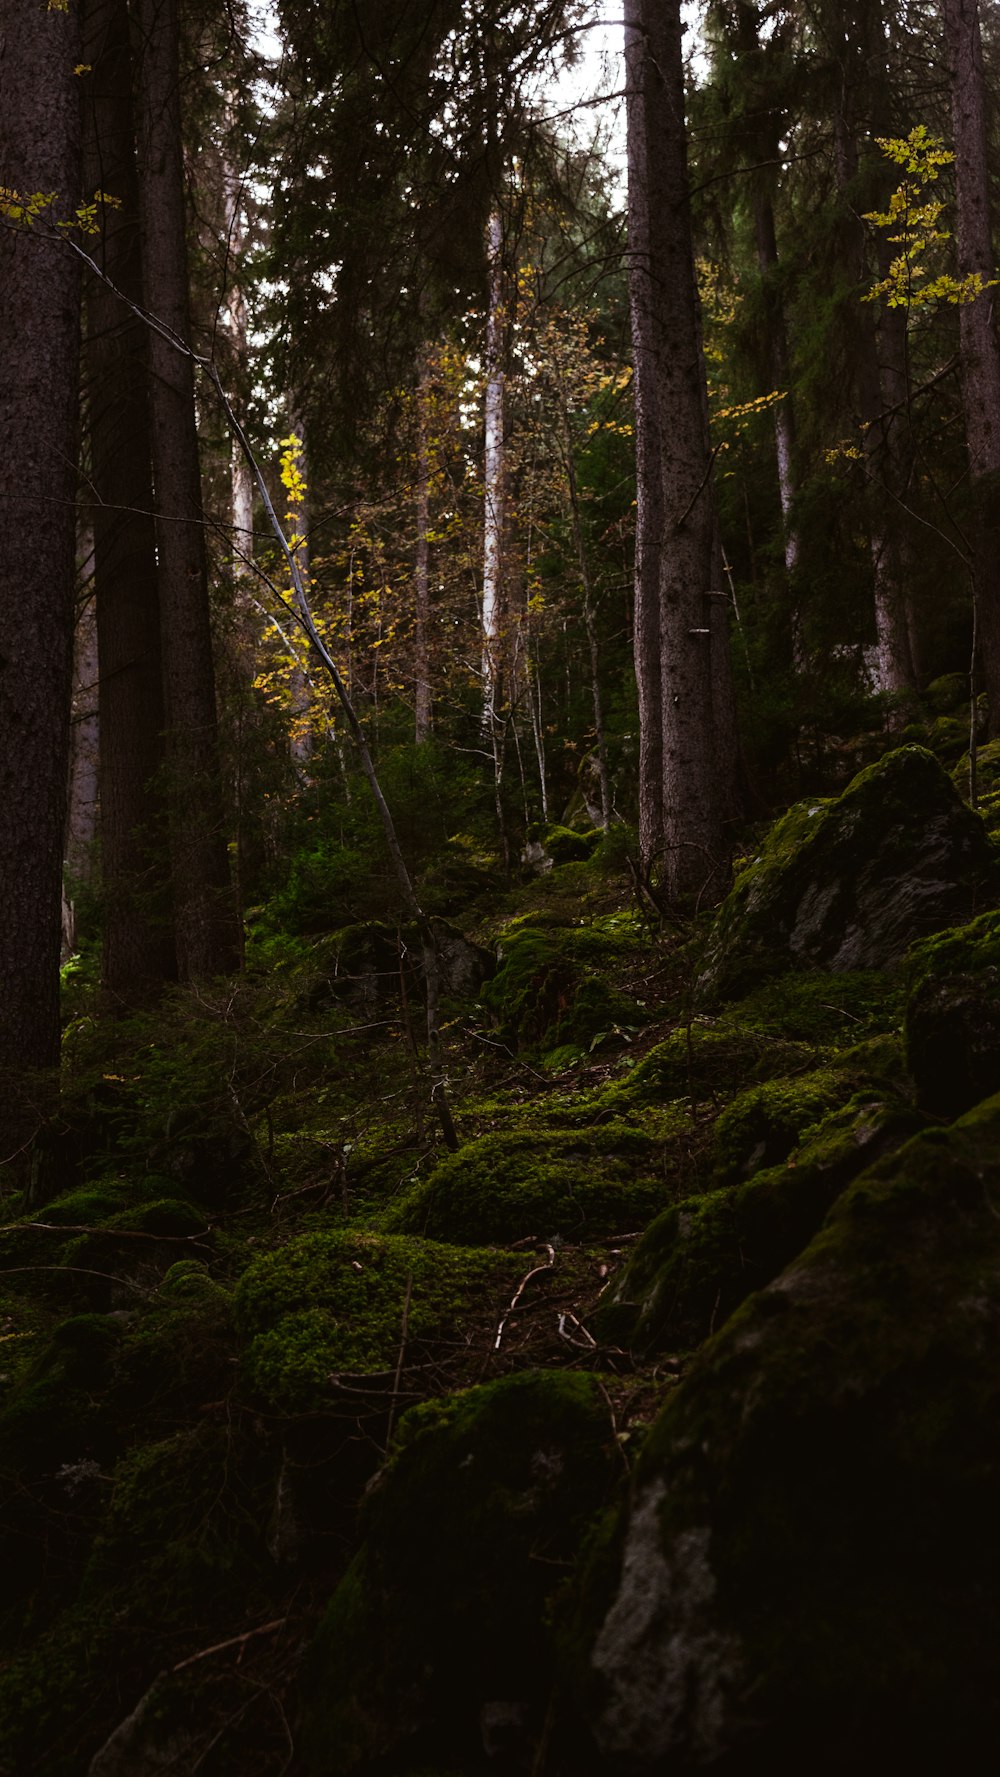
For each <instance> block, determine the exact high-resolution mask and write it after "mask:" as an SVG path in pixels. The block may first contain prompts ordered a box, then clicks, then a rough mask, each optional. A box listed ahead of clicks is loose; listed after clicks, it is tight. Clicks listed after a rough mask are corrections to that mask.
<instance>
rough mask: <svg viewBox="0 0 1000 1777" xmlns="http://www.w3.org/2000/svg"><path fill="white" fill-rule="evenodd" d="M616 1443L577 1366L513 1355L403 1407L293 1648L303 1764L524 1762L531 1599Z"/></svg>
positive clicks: (541, 1621)
mask: <svg viewBox="0 0 1000 1777" xmlns="http://www.w3.org/2000/svg"><path fill="white" fill-rule="evenodd" d="M614 1442H615V1441H614V1435H613V1432H612V1427H611V1423H610V1420H609V1417H608V1412H607V1406H606V1403H605V1401H604V1399H603V1397H602V1394H601V1391H600V1389H599V1387H598V1385H597V1383H596V1381H595V1380H594V1379H593V1378H592V1377H590V1376H586V1375H572V1374H567V1375H545V1374H538V1373H532V1372H528V1373H526V1374H522V1375H518V1376H512V1377H508V1378H506V1379H505V1380H503V1381H501V1382H496V1383H492V1384H489V1385H486V1386H484V1387H480V1388H474V1389H470V1390H469V1391H468V1392H466V1393H464V1394H459V1395H455V1396H451V1397H449V1398H447V1399H445V1400H441V1401H437V1402H434V1403H433V1404H429V1405H428V1406H426V1407H420V1408H417V1409H415V1410H414V1411H413V1412H411V1413H408V1414H407V1415H406V1416H405V1417H404V1419H403V1420H402V1422H401V1425H400V1436H399V1445H398V1448H397V1452H396V1454H395V1455H394V1457H393V1459H392V1461H391V1463H390V1464H389V1466H388V1468H387V1469H385V1470H384V1471H383V1473H382V1475H381V1477H380V1479H379V1482H378V1484H377V1485H376V1486H375V1488H374V1489H373V1490H372V1491H371V1492H370V1493H369V1495H368V1498H367V1500H366V1502H365V1507H364V1512H363V1519H362V1526H363V1531H364V1543H363V1546H362V1548H361V1550H360V1552H359V1554H358V1555H357V1557H356V1558H355V1560H354V1563H353V1564H352V1566H351V1568H350V1570H349V1572H348V1574H347V1576H346V1578H345V1579H344V1580H343V1582H342V1583H341V1585H340V1587H339V1589H338V1591H337V1593H336V1594H335V1596H334V1599H333V1602H332V1604H331V1605H330V1609H329V1611H328V1613H327V1616H326V1619H325V1621H324V1624H323V1627H322V1629H321V1631H320V1635H319V1638H318V1641H317V1643H316V1646H315V1648H314V1649H313V1653H312V1656H311V1659H310V1662H309V1670H308V1675H307V1684H306V1749H307V1754H308V1762H309V1768H310V1769H311V1770H313V1771H315V1772H316V1773H317V1777H320V1774H322V1777H338V1774H339V1773H346V1772H350V1771H355V1770H359V1769H366V1770H367V1769H374V1768H375V1766H376V1761H379V1760H381V1759H384V1758H391V1759H392V1761H393V1762H392V1767H391V1768H392V1769H396V1770H399V1769H403V1770H408V1769H413V1770H418V1769H425V1770H430V1769H433V1770H440V1769H441V1768H442V1767H446V1766H448V1765H450V1764H451V1762H452V1761H455V1763H457V1764H458V1766H459V1768H460V1769H461V1770H463V1771H468V1770H471V1769H476V1768H478V1767H479V1764H480V1762H481V1760H482V1759H483V1755H484V1752H486V1753H490V1754H492V1755H493V1757H494V1759H495V1761H496V1763H497V1766H498V1767H499V1768H500V1769H503V1770H516V1769H521V1768H522V1767H523V1768H527V1769H530V1768H531V1750H532V1748H533V1747H534V1746H536V1745H537V1743H538V1741H539V1738H540V1735H541V1732H542V1729H543V1724H544V1719H545V1712H546V1705H547V1703H548V1693H549V1687H550V1683H551V1652H550V1647H549V1638H548V1632H547V1622H546V1618H547V1605H548V1602H549V1600H550V1599H551V1597H552V1596H553V1594H554V1592H555V1590H556V1588H557V1587H559V1585H560V1584H561V1583H562V1582H563V1581H564V1579H565V1576H566V1574H567V1573H568V1572H569V1571H570V1570H571V1568H572V1564H573V1562H574V1560H575V1558H576V1556H577V1555H578V1552H579V1549H580V1545H581V1541H582V1538H583V1535H584V1531H585V1529H586V1526H587V1524H588V1522H589V1521H590V1519H591V1518H592V1517H593V1516H594V1514H595V1513H596V1512H598V1511H599V1510H600V1509H601V1507H602V1505H603V1504H604V1503H605V1502H606V1500H607V1498H608V1496H609V1493H610V1492H611V1490H612V1488H613V1486H614V1484H615V1480H616V1451H615V1447H614ZM525 1759H526V1760H527V1763H526V1764H525V1762H524V1761H525ZM379 1768H383V1767H382V1766H381V1765H379Z"/></svg>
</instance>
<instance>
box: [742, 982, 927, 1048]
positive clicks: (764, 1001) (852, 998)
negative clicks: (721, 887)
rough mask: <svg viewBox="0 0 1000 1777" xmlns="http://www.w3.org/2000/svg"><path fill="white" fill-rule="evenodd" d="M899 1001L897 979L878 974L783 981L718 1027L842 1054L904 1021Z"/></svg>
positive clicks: (751, 997) (759, 993)
mask: <svg viewBox="0 0 1000 1777" xmlns="http://www.w3.org/2000/svg"><path fill="white" fill-rule="evenodd" d="M903 998H904V994H903V985H902V982H901V981H900V979H899V977H898V976H896V975H889V974H886V973H885V972H883V971H879V970H871V969H851V970H850V971H849V972H846V973H843V974H839V975H827V974H820V973H819V972H818V971H817V972H815V973H809V974H801V973H799V974H790V975H782V976H781V977H780V978H779V979H778V980H777V981H769V982H768V983H767V984H766V985H765V986H763V987H759V988H757V989H755V990H754V991H753V992H752V993H750V994H749V995H748V996H746V997H745V998H743V999H741V1000H739V1001H738V1003H737V1004H735V1005H734V1006H731V1007H727V1008H725V1009H724V1010H723V1011H722V1013H721V1014H720V1023H721V1025H722V1026H723V1028H725V1027H726V1026H728V1025H731V1024H732V1025H736V1026H738V1027H739V1029H740V1030H742V1031H752V1032H755V1033H759V1037H770V1038H771V1039H772V1040H775V1039H777V1040H778V1041H784V1042H785V1043H790V1042H794V1043H801V1044H805V1043H811V1044H813V1045H815V1046H817V1047H822V1048H823V1049H841V1048H844V1047H852V1046H853V1045H855V1044H856V1043H858V1042H859V1041H862V1040H863V1039H864V1038H865V1037H867V1036H869V1035H874V1034H876V1033H878V1032H883V1031H885V1030H887V1029H890V1030H891V1029H893V1028H894V1027H895V1026H896V1025H897V1024H898V1023H899V1022H900V1021H901V1019H902V1015H903ZM774 1071H775V1072H776V1073H777V1072H781V1071H782V1070H781V1069H780V1068H775V1070H774Z"/></svg>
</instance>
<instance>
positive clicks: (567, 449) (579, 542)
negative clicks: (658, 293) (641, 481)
mask: <svg viewBox="0 0 1000 1777" xmlns="http://www.w3.org/2000/svg"><path fill="white" fill-rule="evenodd" d="M560 411H561V416H562V431H563V452H564V455H565V458H566V479H567V482H568V484H569V503H570V511H571V513H572V517H573V540H574V542H575V544H576V559H577V565H578V567H579V570H580V590H581V592H582V594H583V622H584V627H585V629H586V631H587V647H588V649H589V651H590V687H591V699H592V704H593V710H594V741H595V747H596V752H597V781H598V784H599V786H600V791H601V826H602V828H603V829H604V831H605V833H607V832H608V831H609V829H610V827H611V778H610V775H609V772H608V742H607V735H606V733H605V729H604V706H603V703H602V700H601V650H600V646H599V644H598V640H597V625H596V623H595V621H594V591H593V584H592V581H591V578H590V562H589V560H588V558H587V542H586V538H585V537H584V534H583V518H582V515H581V512H580V495H579V491H578V489H577V483H576V461H575V458H574V455H573V437H572V433H571V432H570V427H569V414H568V413H567V411H566V403H565V401H563V402H561V407H560Z"/></svg>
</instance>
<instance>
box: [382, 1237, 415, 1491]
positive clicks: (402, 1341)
mask: <svg viewBox="0 0 1000 1777" xmlns="http://www.w3.org/2000/svg"><path fill="white" fill-rule="evenodd" d="M412 1298H413V1272H412V1271H410V1272H408V1273H407V1277H406V1300H405V1301H404V1303H403V1321H402V1326H401V1328H400V1335H399V1356H398V1357H397V1359H396V1374H395V1376H394V1377H393V1382H392V1401H391V1403H390V1406H389V1423H388V1425H387V1426H386V1428H385V1451H386V1455H387V1456H388V1454H389V1445H390V1444H391V1443H392V1432H393V1427H394V1425H395V1423H396V1402H397V1400H398V1399H399V1384H400V1379H401V1377H402V1374H403V1361H404V1359H405V1357H406V1337H407V1333H408V1331H409V1326H410V1302H411V1300H412Z"/></svg>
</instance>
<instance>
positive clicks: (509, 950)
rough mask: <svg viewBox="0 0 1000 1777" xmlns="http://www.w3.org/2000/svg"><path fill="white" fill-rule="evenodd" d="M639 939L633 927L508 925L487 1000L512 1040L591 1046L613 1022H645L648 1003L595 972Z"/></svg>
mask: <svg viewBox="0 0 1000 1777" xmlns="http://www.w3.org/2000/svg"><path fill="white" fill-rule="evenodd" d="M633 943H634V936H633V933H632V931H631V930H627V929H623V928H621V927H614V926H608V925H604V926H599V925H591V926H577V927H568V928H566V927H563V928H559V927H556V928H549V929H546V930H543V929H541V928H539V927H537V926H521V927H519V928H517V929H514V930H513V931H510V930H508V932H507V933H505V935H504V937H503V939H502V942H501V947H500V966H499V968H498V969H497V973H496V975H495V976H494V978H493V980H492V981H490V982H488V983H487V984H486V986H485V987H484V989H483V995H482V997H483V1004H484V1005H485V1006H487V1007H488V1009H489V1010H490V1011H491V1012H492V1013H493V1015H494V1017H495V1018H496V1020H497V1023H498V1026H499V1028H500V1032H501V1035H502V1036H503V1037H504V1039H505V1040H506V1041H508V1042H512V1043H516V1044H517V1045H518V1046H520V1047H531V1046H532V1045H541V1046H543V1047H545V1048H549V1049H559V1048H562V1047H565V1046H566V1045H567V1044H572V1045H575V1046H577V1047H579V1048H581V1049H583V1048H588V1047H589V1045H590V1044H591V1042H592V1041H593V1039H594V1037H595V1036H597V1035H599V1034H600V1033H601V1032H602V1031H606V1030H609V1029H610V1028H611V1027H612V1026H614V1025H615V1024H620V1025H624V1026H626V1027H627V1028H630V1029H634V1028H635V1027H636V1026H638V1025H639V1024H642V1023H643V1022H644V1021H645V1012H644V1009H643V1008H642V1007H641V1006H639V1005H638V1003H637V1002H636V1001H634V1000H630V999H627V998H625V996H623V995H622V994H620V993H618V992H617V991H616V990H615V989H614V988H612V987H611V986H609V985H608V983H607V982H606V981H605V980H603V979H602V977H601V976H600V975H599V974H598V973H597V972H596V969H597V965H599V964H602V963H603V964H607V962H608V961H609V960H610V959H611V958H613V957H615V956H616V955H619V954H620V953H621V951H622V949H623V947H624V948H631V946H632V944H633Z"/></svg>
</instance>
